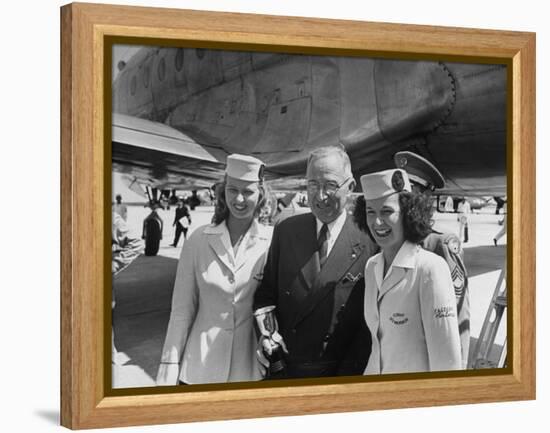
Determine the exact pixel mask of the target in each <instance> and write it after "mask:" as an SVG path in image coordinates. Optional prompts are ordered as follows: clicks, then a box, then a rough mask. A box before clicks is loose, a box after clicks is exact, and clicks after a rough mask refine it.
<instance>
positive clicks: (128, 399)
mask: <svg viewBox="0 0 550 433" xmlns="http://www.w3.org/2000/svg"><path fill="white" fill-rule="evenodd" d="M61 26H62V39H61V48H62V58H61V73H62V76H61V98H62V112H61V141H62V143H61V198H62V200H61V315H62V317H61V423H62V425H64V426H66V427H70V428H75V429H77V428H92V427H108V426H128V425H139V424H160V423H174V422H185V421H199V420H215V419H236V418H246V417H266V416H277V415H297V414H310V413H328V412H344V411H357V410H372V409H389V408H397V407H416V406H430V405H447V404H465V403H476V402H488V401H509V400H522V399H532V398H534V397H535V223H536V222H535V36H534V34H531V33H520V32H506V31H492V30H475V29H459V28H443V27H434V26H411V25H396V24H385V23H364V22H354V21H336V20H321V19H313V18H289V17H277V16H264V15H245V14H231V13H212V12H201V11H184V10H174V9H153V8H137V7H124V6H107V5H93V4H72V5H68V6H64V7H63V8H62V10H61ZM106 36H126V37H147V38H157V39H163V40H164V41H165V42H166V43H167V42H169V41H170V40H172V41H181V44H182V45H184V44H186V43H187V44H191V45H192V44H193V43H197V42H201V41H202V43H203V44H206V45H208V46H212V47H214V46H216V47H219V48H225V47H227V46H229V45H231V46H232V47H239V46H245V45H246V47H247V49H257V50H262V49H264V50H265V49H267V48H269V49H270V50H285V51H296V52H311V51H312V50H313V51H315V52H319V53H333V54H336V53H338V54H341V53H346V54H349V55H365V54H372V53H374V54H377V55H387V56H390V55H392V56H394V57H399V58H425V57H426V56H432V57H433V56H435V55H437V56H444V57H445V56H451V57H452V56H456V58H457V59H470V58H472V59H474V58H475V59H476V60H478V61H480V62H481V61H487V59H500V60H501V61H503V62H509V64H510V65H511V68H512V72H511V73H510V75H509V76H510V77H511V81H512V94H511V98H510V101H511V104H510V107H509V111H510V114H511V116H512V117H511V118H512V122H511V129H510V134H509V139H510V140H511V144H510V146H509V150H511V151H510V152H509V157H508V170H509V171H508V174H509V191H510V192H509V196H510V197H512V204H511V205H510V206H511V207H510V208H509V210H511V212H512V217H513V218H512V222H511V223H509V227H511V235H512V238H513V248H509V250H511V252H510V253H509V255H508V260H509V262H510V263H511V265H512V276H511V277H509V280H508V281H509V283H511V284H510V287H509V293H511V302H512V305H511V310H512V312H513V314H512V321H511V328H510V329H509V335H510V337H511V338H510V339H511V342H512V344H511V346H512V347H511V350H512V352H513V371H510V372H509V373H507V374H501V375H494V374H493V375H484V376H481V375H467V376H465V377H446V378H438V379H434V378H425V379H415V380H412V379H411V380H399V381H397V380H391V378H388V379H382V380H376V381H375V382H364V381H362V382H359V383H341V384H305V385H304V384H302V385H301V386H286V387H284V386H282V387H277V388H257V387H254V388H250V389H239V390H229V389H223V390H218V391H200V392H192V393H177V394H157V395H155V394H153V392H155V389H151V394H148V395H133V396H125V397H108V396H106V395H107V394H108V390H107V389H105V384H104V382H103V378H104V362H103V360H104V347H105V341H104V340H105V339H104V337H103V336H104V335H105V332H104V326H105V313H104V311H105V309H104V301H105V299H104V287H105V281H104V275H105V272H104V271H105V258H104V251H105V250H104V246H105V244H104V236H105V230H106V221H108V220H109V219H108V218H107V217H106V215H105V213H106V212H109V209H108V208H106V206H105V203H106V201H110V197H106V195H107V194H106V191H105V178H106V176H107V175H110V173H107V174H106V173H105V169H104V166H105V165H104V163H105V158H106V157H108V154H107V153H106V151H105V149H106V147H105V143H104V140H103V138H104V114H105V113H104V102H105V101H104V94H103V85H104V79H105V77H104V75H103V65H104V58H103V49H104V41H105V39H104V38H105V37H106ZM235 44H236V45H235ZM478 56H482V57H483V58H480V57H478ZM520 221H521V224H520ZM107 326H108V325H107ZM379 379H380V378H379ZM305 383H307V382H305Z"/></svg>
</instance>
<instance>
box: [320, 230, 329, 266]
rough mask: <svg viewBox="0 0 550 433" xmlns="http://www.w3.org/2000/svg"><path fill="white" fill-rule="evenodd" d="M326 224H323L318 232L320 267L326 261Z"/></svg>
mask: <svg viewBox="0 0 550 433" xmlns="http://www.w3.org/2000/svg"><path fill="white" fill-rule="evenodd" d="M327 235H328V226H327V225H326V224H323V226H322V227H321V231H320V232H319V239H318V245H319V265H320V266H321V268H322V267H323V265H324V264H325V262H326V261H327V252H328V236H327Z"/></svg>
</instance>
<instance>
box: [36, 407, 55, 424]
mask: <svg viewBox="0 0 550 433" xmlns="http://www.w3.org/2000/svg"><path fill="white" fill-rule="evenodd" d="M34 413H35V414H36V415H38V416H39V417H40V418H42V419H44V420H46V421H48V422H49V423H50V424H55V425H59V411H58V410H52V409H49V410H48V409H39V410H36V411H35V412H34Z"/></svg>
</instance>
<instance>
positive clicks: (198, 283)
mask: <svg viewBox="0 0 550 433" xmlns="http://www.w3.org/2000/svg"><path fill="white" fill-rule="evenodd" d="M270 238H271V228H270V227H267V226H262V225H261V224H258V223H257V222H256V221H254V222H253V223H252V226H251V227H250V229H249V231H248V233H247V235H246V237H245V238H244V239H243V241H242V243H241V247H240V249H239V251H238V253H237V254H236V255H235V254H233V248H232V247H231V241H230V238H229V232H228V230H227V227H226V224H225V222H223V223H221V224H219V225H217V226H215V225H208V226H203V227H199V228H198V229H197V230H195V232H194V233H193V234H192V235H191V237H190V238H189V240H188V241H187V242H185V244H184V245H183V249H182V254H181V258H180V260H179V263H178V269H177V274H176V281H175V283H174V293H173V296H172V312H171V314H170V322H169V324H168V330H167V333H166V340H165V343H164V348H163V350H162V359H161V361H162V362H163V363H172V364H173V363H180V365H181V369H180V375H179V379H180V380H181V381H183V382H185V383H190V384H198V383H216V382H235V381H249V380H259V379H261V378H262V375H261V370H260V368H259V367H260V366H259V365H258V363H257V360H256V347H257V341H258V340H257V337H256V335H255V332H254V320H253V316H252V301H253V296H254V291H255V290H256V287H257V286H258V285H259V283H260V281H261V278H262V272H263V268H264V265H265V260H266V255H267V250H268V248H269V242H270ZM162 367H163V364H161V368H162ZM175 379H176V378H174V381H175ZM174 385H175V383H174Z"/></svg>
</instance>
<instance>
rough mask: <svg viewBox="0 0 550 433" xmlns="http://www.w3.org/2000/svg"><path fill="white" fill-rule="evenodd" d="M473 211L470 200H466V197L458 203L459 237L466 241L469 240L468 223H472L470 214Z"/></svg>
mask: <svg viewBox="0 0 550 433" xmlns="http://www.w3.org/2000/svg"><path fill="white" fill-rule="evenodd" d="M471 213H472V208H471V207H470V202H469V201H468V200H466V197H463V198H462V201H461V202H460V203H459V204H458V216H457V217H456V219H457V221H458V237H459V239H461V240H462V241H463V242H464V243H466V242H468V239H469V238H468V225H469V223H470V214H471Z"/></svg>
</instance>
